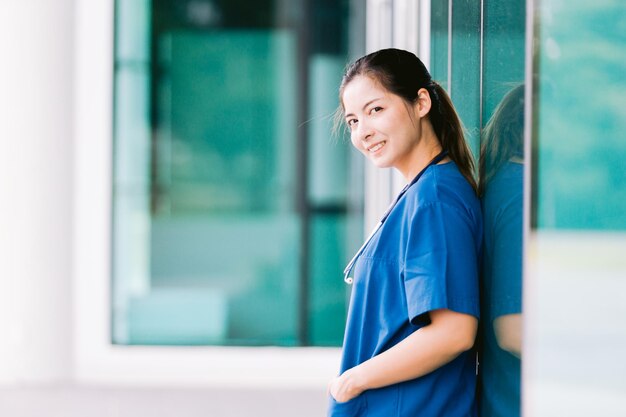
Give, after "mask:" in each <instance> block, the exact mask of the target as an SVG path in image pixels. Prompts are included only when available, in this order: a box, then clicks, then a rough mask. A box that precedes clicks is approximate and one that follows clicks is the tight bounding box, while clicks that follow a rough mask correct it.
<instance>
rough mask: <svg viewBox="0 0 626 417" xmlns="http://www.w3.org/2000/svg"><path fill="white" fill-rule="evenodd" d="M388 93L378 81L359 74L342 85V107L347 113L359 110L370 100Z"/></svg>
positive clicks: (386, 95) (385, 95)
mask: <svg viewBox="0 0 626 417" xmlns="http://www.w3.org/2000/svg"><path fill="white" fill-rule="evenodd" d="M389 95H390V93H389V92H388V91H387V90H386V89H385V88H384V87H383V86H382V85H380V83H379V82H378V81H376V80H374V79H373V78H371V77H367V76H365V75H359V76H357V77H355V78H353V79H352V81H350V82H349V83H348V84H347V85H346V86H345V87H344V89H343V95H342V102H343V107H344V110H345V111H346V112H347V113H351V112H354V111H357V110H360V109H361V108H362V107H363V105H364V104H366V103H367V102H369V101H370V100H373V99H376V98H383V97H388V96H389Z"/></svg>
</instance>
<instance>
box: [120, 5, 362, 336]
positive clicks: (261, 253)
mask: <svg viewBox="0 0 626 417" xmlns="http://www.w3.org/2000/svg"><path fill="white" fill-rule="evenodd" d="M346 9H347V2H320V3H318V4H316V5H314V6H313V7H311V8H310V9H308V11H307V13H308V14H305V13H304V10H305V9H304V3H300V2H294V3H290V4H289V5H281V6H278V5H274V3H273V2H270V1H265V2H260V3H259V2H256V3H254V4H251V3H244V2H226V1H222V2H187V1H183V2H180V1H170V0H159V1H152V2H149V1H141V2H137V1H134V0H133V1H131V0H118V1H117V2H116V55H115V109H114V115H115V138H114V139H115V140H114V163H115V165H114V180H113V197H114V198H113V201H114V207H113V210H114V222H113V300H112V302H113V329H112V331H113V341H114V343H119V344H157V345H158V344H174V345H178V344H194V345H195V344H217V345H281V346H295V345H310V344H313V345H330V346H334V345H339V344H340V343H341V340H342V335H343V326H344V322H345V311H346V293H345V287H344V285H343V282H342V279H341V270H342V268H343V264H344V263H345V262H346V261H347V258H348V257H349V255H350V254H349V251H350V250H351V249H352V247H353V246H355V243H353V242H356V241H358V239H359V237H360V228H355V227H353V226H352V225H353V224H354V223H355V222H357V223H360V222H361V220H360V219H361V212H360V210H356V211H354V210H349V207H351V205H350V204H349V198H350V194H351V193H349V192H348V190H353V189H357V190H358V189H361V188H362V185H361V184H362V178H360V177H357V176H351V175H349V172H351V171H352V170H353V169H354V164H353V163H352V159H353V155H352V153H351V152H350V151H349V148H348V146H347V145H346V144H345V143H343V142H342V141H341V140H337V139H333V138H332V135H331V129H332V126H331V121H330V118H329V117H328V115H329V114H331V113H332V112H333V111H334V109H335V107H336V105H337V87H338V83H339V79H340V77H341V72H342V70H343V67H344V65H345V62H346V61H347V59H348V58H347V55H348V50H347V45H348V43H349V42H348V36H349V33H350V27H349V25H348V20H347V16H348V14H347V13H346ZM304 20H306V24H305V23H304ZM358 52H360V51H357V53H358ZM329 155H330V156H329Z"/></svg>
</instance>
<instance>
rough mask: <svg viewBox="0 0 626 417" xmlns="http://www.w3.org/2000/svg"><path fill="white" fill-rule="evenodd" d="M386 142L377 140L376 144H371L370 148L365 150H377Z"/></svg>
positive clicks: (372, 151)
mask: <svg viewBox="0 0 626 417" xmlns="http://www.w3.org/2000/svg"><path fill="white" fill-rule="evenodd" d="M386 143H387V141H386V140H384V141H382V142H378V143H377V144H376V145H374V146H372V147H371V148H367V151H368V152H370V153H374V152H376V151H378V150H379V149H381V148H382V147H383V146H385V144H386Z"/></svg>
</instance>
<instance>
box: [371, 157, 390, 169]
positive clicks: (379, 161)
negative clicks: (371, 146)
mask: <svg viewBox="0 0 626 417" xmlns="http://www.w3.org/2000/svg"><path fill="white" fill-rule="evenodd" d="M370 161H372V164H374V165H375V166H376V167H377V168H391V167H392V166H393V165H392V164H391V163H389V161H387V160H385V159H384V158H370Z"/></svg>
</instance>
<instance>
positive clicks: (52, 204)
mask: <svg viewBox="0 0 626 417" xmlns="http://www.w3.org/2000/svg"><path fill="white" fill-rule="evenodd" d="M72 32H73V1H72V0H55V1H44V0H40V1H37V0H20V1H2V2H0V42H1V43H0V57H1V59H2V65H0V92H1V93H0V129H1V131H0V144H1V148H0V204H1V209H0V383H20V382H44V381H57V380H63V379H66V378H68V376H69V375H70V374H71V361H70V357H71V353H70V350H71V343H70V342H71V326H70V307H71V286H70V275H71V274H70V269H71V259H70V258H71V250H72V241H71V236H72V233H71V229H72V226H71V224H72V222H71V219H72V204H71V203H72V202H71V198H72V186H71V183H72V181H71V176H72V148H73V140H72V110H73V109H72V68H73V56H72Z"/></svg>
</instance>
